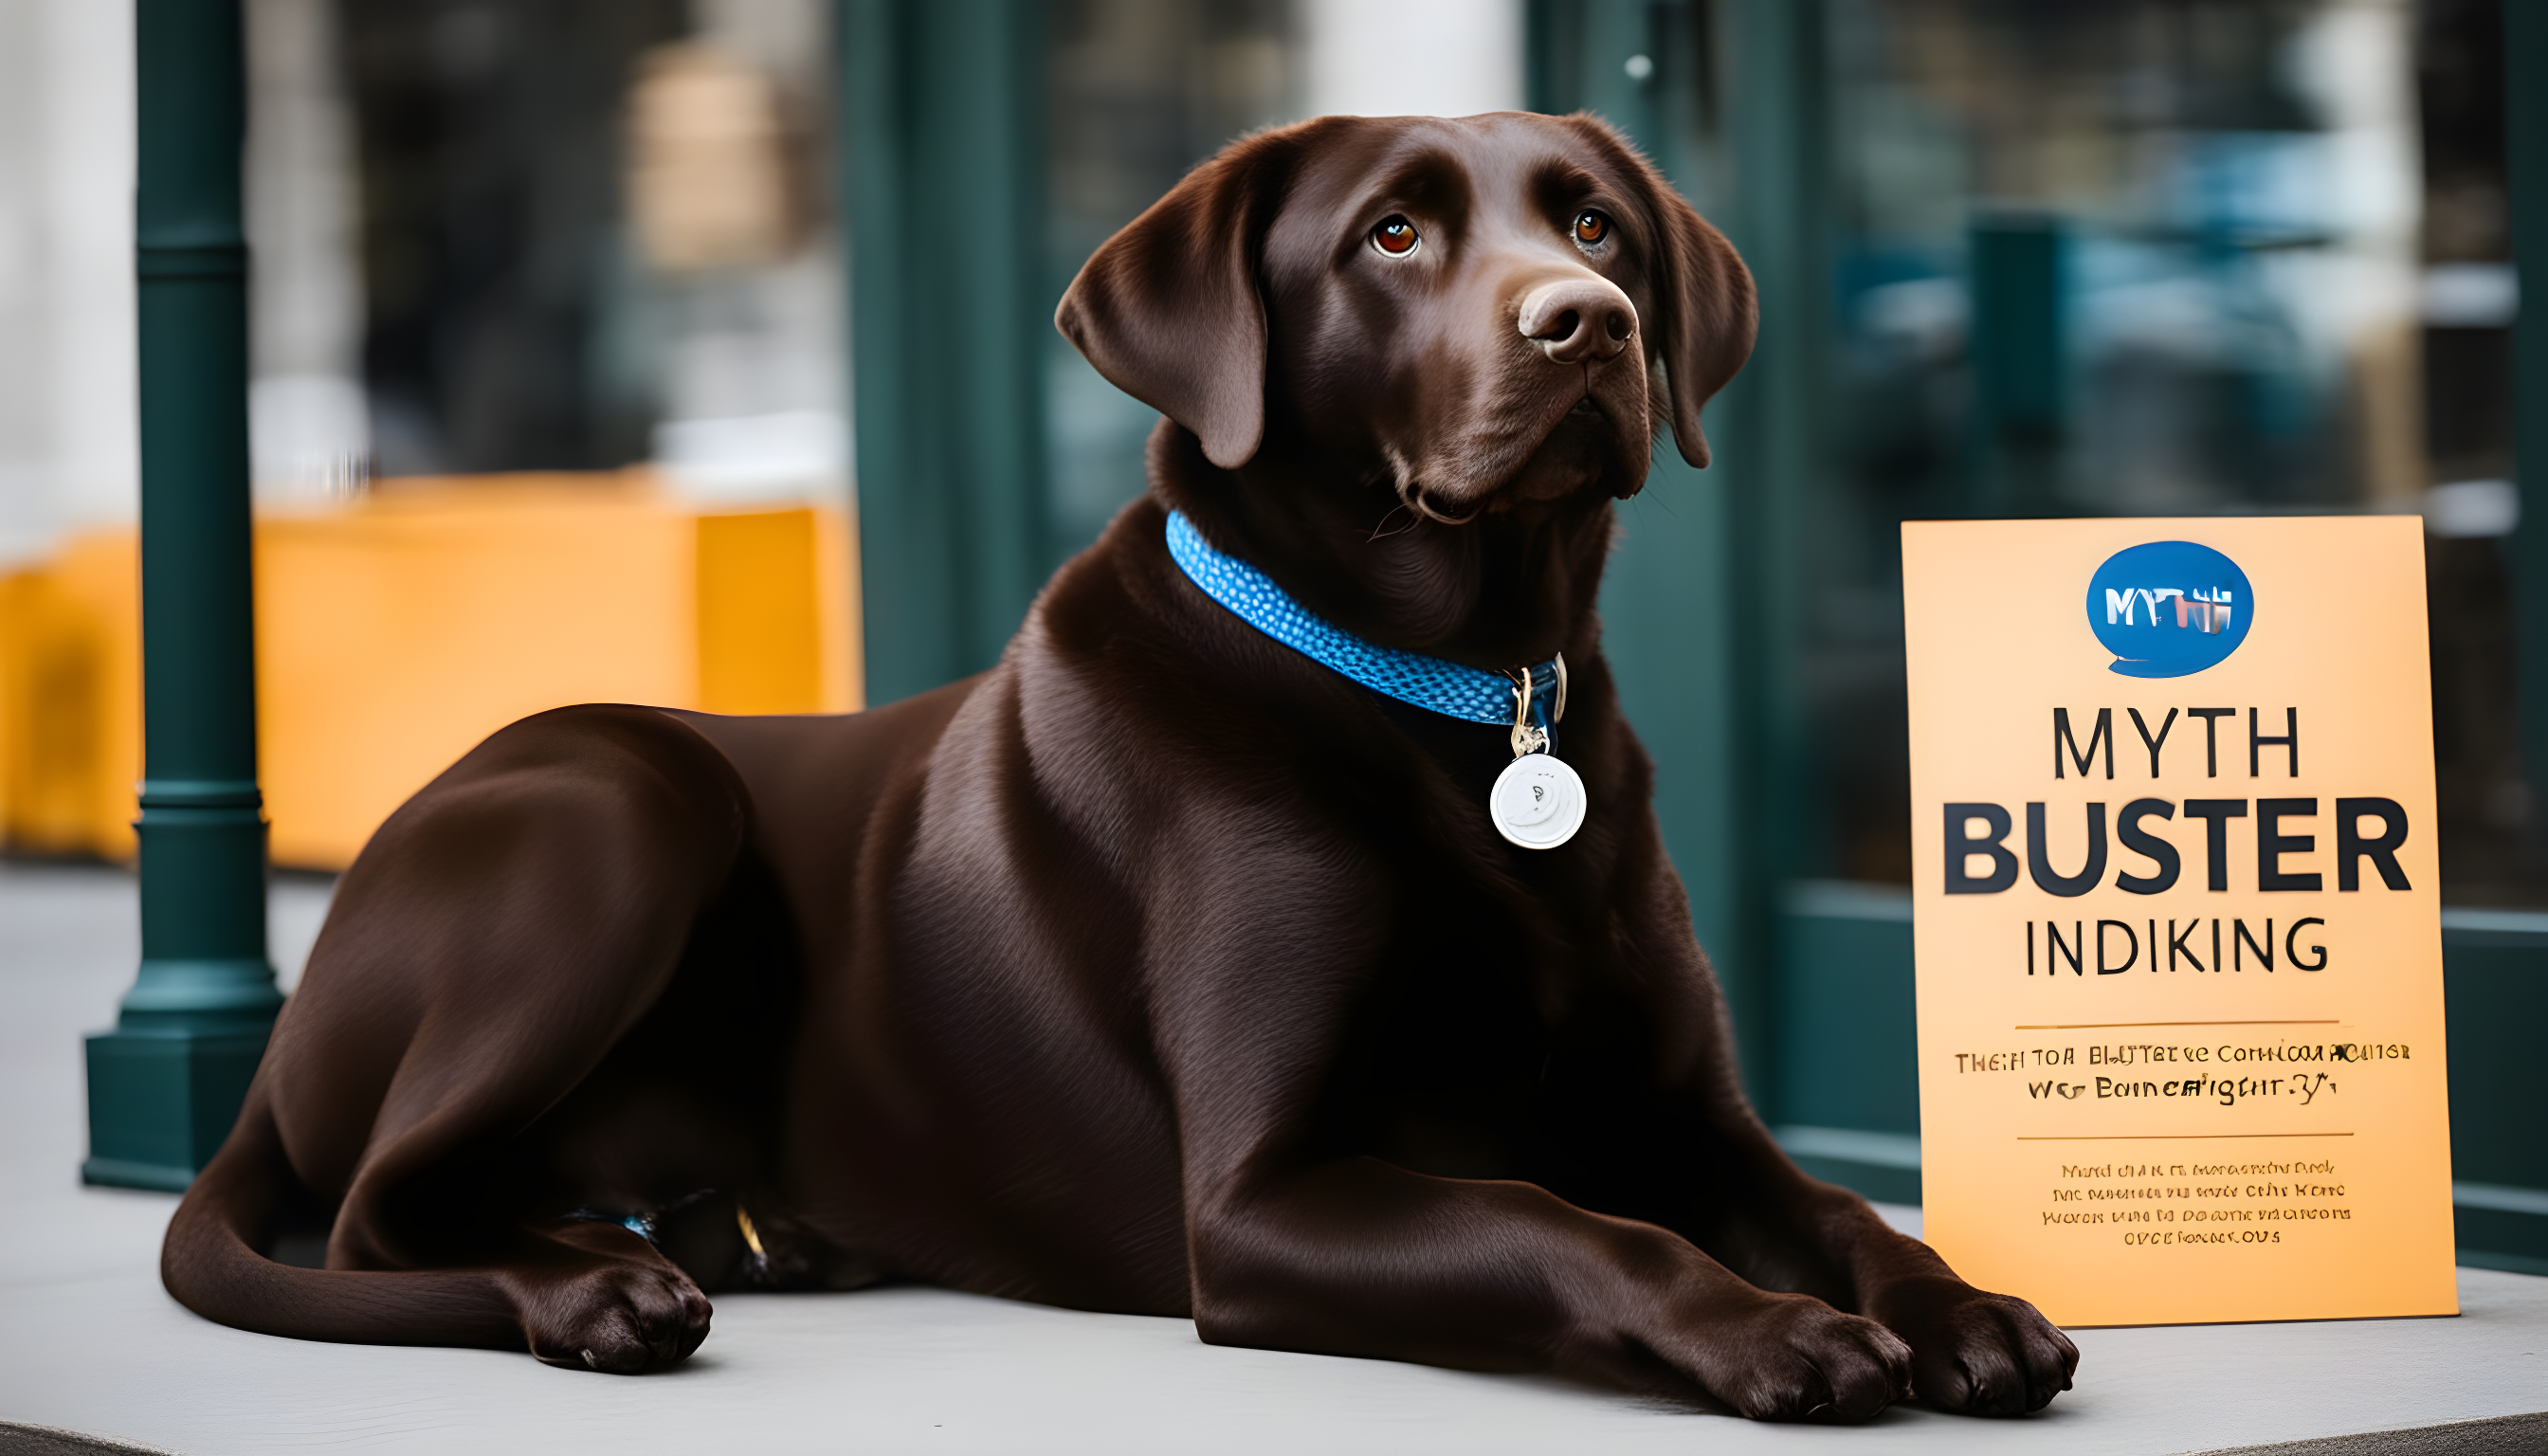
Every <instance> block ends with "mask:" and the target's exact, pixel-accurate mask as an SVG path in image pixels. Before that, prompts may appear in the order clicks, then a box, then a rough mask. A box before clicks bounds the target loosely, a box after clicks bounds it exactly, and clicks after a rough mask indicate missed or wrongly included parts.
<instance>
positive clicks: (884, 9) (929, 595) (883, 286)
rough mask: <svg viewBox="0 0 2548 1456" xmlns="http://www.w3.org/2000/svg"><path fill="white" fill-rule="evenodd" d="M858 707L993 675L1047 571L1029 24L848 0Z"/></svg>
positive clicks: (937, 5)
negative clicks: (862, 641)
mask: <svg viewBox="0 0 2548 1456" xmlns="http://www.w3.org/2000/svg"><path fill="white" fill-rule="evenodd" d="M841 36H842V44H843V46H844V56H843V62H844V63H843V70H842V75H843V79H844V85H843V92H844V94H843V98H842V119H843V124H844V125H845V127H846V128H847V129H848V136H847V137H845V138H844V142H845V144H844V145H843V147H842V154H843V156H844V157H845V158H846V165H847V167H848V176H847V178H846V179H845V185H844V187H843V188H842V195H843V197H844V199H845V200H846V206H847V210H848V215H849V216H848V227H847V229H846V231H847V235H848V237H849V239H850V282H851V301H850V313H851V318H850V331H851V362H852V367H853V369H854V371H855V373H856V381H855V385H854V393H855V411H854V413H855V418H856V420H857V432H858V478H859V532H860V580H861V588H862V592H863V594H864V601H865V623H866V673H867V700H868V701H869V702H871V703H882V702H890V701H892V700H894V699H895V698H899V697H904V696H907V695H909V694H911V693H914V692H919V691H922V690H924V689H926V688H930V687H935V686H937V685H939V684H940V683H947V682H951V681H953V680H955V679H956V678H960V677H963V676H965V675H966V674H968V673H976V672H979V671H981V670H982V669H984V668H987V667H989V666H990V665H991V664H992V663H993V662H995V661H997V660H998V658H999V655H1000V649H1001V648H1002V646H1003V645H1005V644H1006V643H1007V641H1008V639H1009V636H1010V634H1011V633H1013V632H1014V631H1016V630H1017V625H1018V622H1019V620H1020V619H1021V618H1022V617H1023V616H1024V615H1025V613H1026V608H1027V604H1028V602H1029V601H1031V600H1033V599H1034V596H1035V592H1036V590H1037V588H1038V587H1040V586H1041V585H1042V584H1043V581H1044V576H1045V573H1046V572H1047V569H1048V568H1049V565H1050V563H1049V562H1048V561H1047V543H1048V539H1049V537H1048V532H1047V526H1046V520H1045V516H1046V489H1045V458H1044V439H1045V431H1044V382H1043V376H1042V373H1041V363H1042V358H1043V344H1044V337H1045V334H1046V333H1047V331H1048V330H1049V329H1050V328H1051V327H1052V308H1053V304H1054V302H1055V300H1054V298H1053V296H1052V294H1053V290H1052V288H1051V287H1050V285H1049V283H1048V282H1047V279H1046V277H1045V276H1044V275H1045V269H1044V247H1043V243H1044V207H1043V186H1042V181H1043V176H1044V165H1045V159H1044V126H1043V122H1044V94H1045V85H1044V7H1043V6H1042V5H1041V4H1039V3H1037V0H847V3H846V5H845V7H844V10H843V14H842V24H841Z"/></svg>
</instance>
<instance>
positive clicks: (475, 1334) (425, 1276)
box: [159, 1077, 523, 1349]
mask: <svg viewBox="0 0 2548 1456" xmlns="http://www.w3.org/2000/svg"><path fill="white" fill-rule="evenodd" d="M297 1186H298V1178H297V1177H296V1175H295V1174H294V1172H293V1169H292V1161H291V1158H290V1156H289V1154H288V1153H287V1152H286V1151H285V1149H284V1146H283V1135H282V1132H281V1130H280V1129H278V1128H277V1127H276V1126H275V1121H274V1111H273V1104H272V1102H271V1100H270V1099H269V1096H268V1094H267V1092H266V1084H265V1079H264V1078H262V1077H259V1078H258V1079H257V1080H256V1082H255V1084H254V1085H253V1086H251V1087H250V1088H249V1090H248V1096H247V1105H246V1106H245V1107H243V1108H242V1109H240V1112H239V1120H238V1125H237V1126H236V1127H235V1128H233V1129H231V1131H230V1136H229V1140H228V1141H227V1142H225V1143H223V1144H222V1150H221V1151H220V1152H218V1153H216V1154H214V1156H213V1160H212V1162H211V1163H210V1164H208V1165H206V1167H205V1168H204V1171H203V1172H202V1173H200V1174H198V1175H197V1176H196V1178H195V1182H194V1186H193V1187H191V1188H189V1189H187V1190H186V1196H185V1198H184V1199H183V1200H182V1201H181V1202H179V1203H178V1205H177V1213H176V1216H175V1217H174V1218H172V1219H171V1220H169V1222H168V1236H167V1239H166V1241H165V1242H163V1243H162V1244H161V1245H160V1248H159V1281H160V1283H161V1284H163V1285H165V1286H167V1290H168V1293H169V1294H171V1295H173V1296H175V1297H176V1300H177V1302H178V1303H179V1304H182V1305H184V1306H185V1307H186V1308H187V1309H190V1310H192V1311H194V1312H195V1313H196V1314H198V1315H201V1316H203V1317H204V1318H205V1319H211V1320H215V1321H217V1322H219V1323H223V1324H227V1325H230V1326H232V1327H234V1328H238V1329H248V1330H254V1331H256V1332H258V1333H260V1334H280V1335H289V1336H291V1337H293V1338H295V1339H317V1340H333V1341H337V1342H340V1343H345V1344H377V1345H476V1346H482V1347H488V1348H496V1349H520V1348H522V1343H523V1341H522V1327H521V1322H520V1317H519V1315H518V1314H517V1312H516V1311H515V1309H514V1306H513V1301H512V1300H511V1298H510V1297H509V1296H508V1295H507V1294H506V1293H505V1291H504V1290H503V1289H502V1288H500V1286H499V1285H498V1283H497V1281H496V1278H495V1276H493V1275H492V1274H490V1273H487V1272H484V1271H479V1270H466V1269H423V1270H353V1269H304V1268H300V1267H297V1266H295V1265H291V1264H283V1263H277V1262H276V1261H274V1260H273V1259H271V1258H268V1257H267V1256H266V1255H265V1254H264V1252H262V1250H263V1249H264V1248H265V1247H266V1246H267V1245H268V1243H269V1242H270V1241H271V1239H272V1237H273V1234H274V1229H275V1226H276V1223H277V1221H278V1218H279V1216H280V1215H281V1214H282V1212H283V1210H284V1206H285V1204H286V1201H287V1200H288V1199H289V1198H290V1196H291V1193H292V1191H293V1190H294V1189H295V1188H296V1187H297Z"/></svg>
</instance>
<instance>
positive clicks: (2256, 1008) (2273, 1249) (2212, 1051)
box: [1902, 516, 2458, 1324]
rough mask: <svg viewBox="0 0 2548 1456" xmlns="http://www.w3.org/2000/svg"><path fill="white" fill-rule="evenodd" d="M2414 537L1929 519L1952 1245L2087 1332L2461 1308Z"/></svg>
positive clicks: (2360, 526)
mask: <svg viewBox="0 0 2548 1456" xmlns="http://www.w3.org/2000/svg"><path fill="white" fill-rule="evenodd" d="M2423 563H2424V555H2423V538H2422V531H2421V527H2420V522H2419V521H2418V520H2416V519H2415V518H2414V517H2412V516H2390V517H2345V518H2318V519H2292V518H2285V519H2267V520H2232V519H2195V520H2158V519H2147V520H2053V521H1964V522H1915V523H1909V524H1906V525H1904V526H1903V528H1902V592H1903V604H1904V613H1905V616H1904V622H1905V633H1906V636H1907V639H1908V646H1909V667H1910V709H1911V799H1912V846H1913V852H1912V873H1913V909H1914V920H1915V925H1914V931H1915V938H1916V942H1917V946H1918V956H1919V1007H1920V1114H1921V1118H1920V1120H1921V1164H1922V1167H1921V1172H1922V1185H1923V1191H1924V1200H1925V1203H1926V1205H1927V1236H1928V1239H1929V1242H1930V1243H1931V1244H1933V1245H1935V1246H1936V1248H1937V1249H1938V1251H1939V1252H1940V1253H1941V1254H1943V1255H1944V1256H1945V1257H1946V1258H1947V1260H1948V1261H1949V1262H1950V1263H1952V1264H1953V1265H1955V1267H1956V1272H1957V1273H1959V1274H1961V1275H1963V1276H1964V1277H1965V1278H1966V1279H1968V1280H1970V1281H1972V1282H1973V1283H1974V1284H1976V1285H1979V1286H1980V1287H1982V1288H1984V1289H1995V1290H2001V1291H2004V1292H2006V1293H2009V1294H2015V1295H2020V1296H2023V1297H2025V1298H2027V1299H2030V1300H2033V1301H2034V1302H2035V1303H2036V1304H2037V1305H2038V1306H2039V1307H2040V1308H2042V1309H2043V1311H2044V1312H2045V1314H2046V1315H2047V1316H2049V1317H2050V1318H2051V1319H2054V1320H2056V1321H2058V1322H2060V1323H2063V1324H2145V1323H2177V1322H2191V1321H2210V1320H2239V1319H2335V1318H2348V1317H2361V1316H2380V1315H2446V1314H2456V1313H2457V1312H2458V1297H2457V1293H2456V1289H2455V1286H2454V1282H2453V1277H2452V1271H2451V1265H2452V1251H2451V1191H2450V1137H2449V1111H2448V1106H2447V1101H2446V1097H2445V1091H2444V1078H2443V1066H2444V1061H2443V1047H2442V957H2441V925H2440V900H2439V895H2438V889H2439V881H2440V872H2439V866H2438V860H2437V856H2436V854H2435V840H2436V838H2437V835H2436V826H2435V823H2434V807H2433V749H2432V702H2431V691H2430V685H2429V679H2428V673H2427V668H2426V655H2425V629H2424V565H2423Z"/></svg>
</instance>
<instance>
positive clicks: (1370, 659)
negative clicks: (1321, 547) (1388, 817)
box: [1168, 510, 1565, 740]
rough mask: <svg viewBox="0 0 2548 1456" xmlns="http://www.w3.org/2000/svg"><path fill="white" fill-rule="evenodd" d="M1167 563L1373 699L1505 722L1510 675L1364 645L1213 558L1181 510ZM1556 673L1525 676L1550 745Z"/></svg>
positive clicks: (1265, 581) (1255, 577) (1552, 667)
mask: <svg viewBox="0 0 2548 1456" xmlns="http://www.w3.org/2000/svg"><path fill="white" fill-rule="evenodd" d="M1168 555H1170V556H1172V557H1174V558H1176V563H1177V566H1178V567H1179V568H1180V569H1182V570H1183V571H1184V572H1185V574H1186V578H1187V580H1189V581H1191V582H1193V583H1194V584H1195V585H1196V586H1197V587H1199V588H1201V589H1203V593H1204V594H1205V595H1206V596H1209V597H1211V598H1212V599H1213V600H1215V601H1218V602H1220V603H1221V604H1222V605H1223V606H1226V607H1228V608H1229V610H1230V611H1231V613H1233V614H1234V615H1236V616H1237V618H1238V619H1239V620H1240V621H1242V622H1245V623H1246V624H1247V625H1249V626H1251V627H1254V628H1255V629H1256V630H1257V631H1259V632H1262V633H1264V634H1265V635H1266V636H1268V637H1271V638H1273V639H1274V640H1275V641H1277V642H1280V643H1282V644H1283V645H1284V646H1285V647H1288V648H1290V649H1292V650H1293V651H1294V652H1297V653H1299V654H1301V655H1302V656H1303V657H1306V658H1308V659H1310V660H1311V661H1312V662H1315V663H1318V664H1319V665H1320V666H1322V667H1325V668H1329V669H1332V670H1334V671H1335V672H1338V673H1342V674H1343V675H1344V676H1346V677H1348V678H1351V679H1352V680H1353V681H1355V682H1356V683H1361V684H1362V685H1363V686H1365V687H1368V688H1370V689H1371V690H1372V691H1374V692H1385V693H1387V694H1389V695H1390V696H1391V697H1394V698H1397V699H1398V700H1399V701H1400V702H1404V703H1411V704H1413V705H1414V706H1416V707H1419V708H1424V709H1427V710H1429V711H1431V712H1436V713H1441V714H1443V715H1445V716H1447V717H1453V718H1466V719H1467V720H1469V721H1470V722H1472V723H1501V724H1506V725H1509V724H1511V723H1512V722H1513V710H1514V706H1515V704H1514V701H1513V699H1514V698H1515V697H1516V696H1517V695H1518V693H1517V691H1516V689H1517V688H1518V686H1519V683H1518V682H1517V680H1518V678H1519V677H1520V671H1519V670H1518V669H1516V670H1515V671H1514V673H1513V676H1512V677H1506V676H1504V675H1503V674H1501V673H1490V672H1487V671H1486V670H1485V669H1483V668H1472V667H1465V666H1463V665H1461V664H1459V663H1455V662H1446V661H1444V660H1443V659H1441V658H1438V657H1426V656H1425V655H1424V654H1422V653H1420V652H1403V651H1400V650H1399V649H1397V648H1394V647H1378V646H1374V645H1373V644H1371V643H1369V642H1365V641H1363V640H1362V639H1361V638H1359V637H1356V636H1355V635H1354V634H1352V633H1351V632H1348V631H1346V630H1345V629H1344V628H1342V627H1339V626H1337V625H1336V624H1335V623H1333V622H1330V621H1328V620H1327V619H1325V618H1324V617H1321V616H1319V615H1317V614H1316V613H1314V612H1312V611H1310V610H1309V609H1308V608H1307V607H1304V606H1302V605H1301V604H1300V603H1299V602H1297V601H1294V600H1293V599H1292V598H1291V596H1290V595H1289V594H1287V593H1286V592H1284V591H1283V589H1282V588H1280V587H1277V586H1275V585H1274V580H1273V578H1271V577H1268V576H1266V575H1265V574H1264V573H1263V572H1260V571H1258V570H1257V569H1256V568H1254V567H1252V566H1249V565H1248V564H1247V563H1246V562H1243V561H1240V560H1239V559H1238V558H1237V557H1235V556H1229V555H1225V554H1224V553H1222V552H1219V551H1216V550H1214V549H1213V548H1212V544H1211V543H1210V542H1208V541H1206V540H1204V538H1203V532H1201V531H1198V530H1196V529H1195V524H1194V522H1193V521H1190V520H1188V519H1186V515H1185V512H1184V511H1182V510H1171V511H1169V512H1168ZM1559 671H1560V670H1559V668H1558V664H1557V660H1556V659H1553V658H1552V659H1551V660H1549V661H1547V662H1544V663H1540V664H1538V665H1537V666H1535V667H1533V668H1532V669H1531V670H1530V686H1531V694H1530V712H1529V716H1530V720H1531V722H1532V724H1533V725H1534V726H1536V727H1537V728H1538V729H1539V730H1540V732H1541V734H1542V735H1546V736H1548V737H1549V739H1551V740H1553V733H1554V726H1555V719H1556V716H1557V714H1558V713H1559V712H1563V711H1564V707H1563V704H1564V701H1565V699H1564V696H1563V693H1562V691H1560V690H1559V683H1560V678H1559ZM1551 699H1555V702H1554V703H1552V701H1551Z"/></svg>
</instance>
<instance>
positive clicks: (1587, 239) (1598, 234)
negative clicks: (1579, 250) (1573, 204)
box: [1575, 209, 1610, 247]
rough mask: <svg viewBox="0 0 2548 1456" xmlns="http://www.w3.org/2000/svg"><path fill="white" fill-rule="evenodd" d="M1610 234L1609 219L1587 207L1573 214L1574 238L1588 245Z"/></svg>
mask: <svg viewBox="0 0 2548 1456" xmlns="http://www.w3.org/2000/svg"><path fill="white" fill-rule="evenodd" d="M1609 235H1610V220H1609V219H1607V218H1605V217H1602V216H1601V215H1600V214H1599V213H1596V212H1592V211H1591V210H1590V209H1587V210H1586V211H1584V212H1580V213H1577V214H1576V215H1575V240H1576V241H1577V242H1580V243H1583V244H1584V245H1585V246H1587V247H1590V246H1592V244H1593V243H1596V242H1599V241H1600V240H1601V239H1602V238H1605V237H1607V236H1609Z"/></svg>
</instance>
